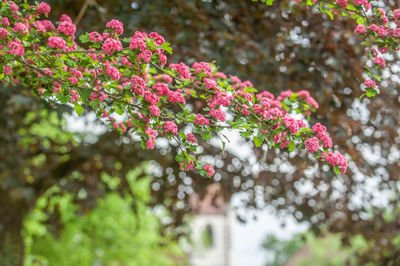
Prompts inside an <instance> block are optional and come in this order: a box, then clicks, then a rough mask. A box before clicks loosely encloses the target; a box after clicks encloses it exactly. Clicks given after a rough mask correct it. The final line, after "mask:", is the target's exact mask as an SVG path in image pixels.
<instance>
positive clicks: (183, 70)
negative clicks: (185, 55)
mask: <svg viewBox="0 0 400 266" xmlns="http://www.w3.org/2000/svg"><path fill="white" fill-rule="evenodd" d="M169 67H170V68H173V69H175V70H176V71H178V72H179V74H180V75H181V78H183V79H190V78H191V77H192V74H191V73H190V69H189V67H188V66H187V65H185V64H184V63H179V64H170V65H169Z"/></svg>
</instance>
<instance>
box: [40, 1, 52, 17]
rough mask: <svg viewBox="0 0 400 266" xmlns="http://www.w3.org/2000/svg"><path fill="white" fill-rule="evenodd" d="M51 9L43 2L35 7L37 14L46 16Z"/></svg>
mask: <svg viewBox="0 0 400 266" xmlns="http://www.w3.org/2000/svg"><path fill="white" fill-rule="evenodd" d="M50 10H51V7H50V6H49V5H48V4H47V3H45V2H41V3H40V4H39V5H38V6H37V11H38V12H39V13H42V14H44V15H46V16H47V15H48V14H49V13H50Z"/></svg>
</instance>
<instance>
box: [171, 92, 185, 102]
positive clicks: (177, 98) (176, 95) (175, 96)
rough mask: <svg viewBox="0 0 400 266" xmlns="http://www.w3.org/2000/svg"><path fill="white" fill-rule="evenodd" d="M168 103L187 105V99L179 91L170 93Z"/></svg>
mask: <svg viewBox="0 0 400 266" xmlns="http://www.w3.org/2000/svg"><path fill="white" fill-rule="evenodd" d="M168 101H170V102H172V103H181V104H185V103H186V100H185V97H183V95H182V93H180V92H179V91H171V92H170V93H169V98H168Z"/></svg>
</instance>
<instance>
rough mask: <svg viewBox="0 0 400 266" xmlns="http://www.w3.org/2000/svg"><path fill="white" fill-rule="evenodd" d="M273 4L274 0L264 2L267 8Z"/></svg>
mask: <svg viewBox="0 0 400 266" xmlns="http://www.w3.org/2000/svg"><path fill="white" fill-rule="evenodd" d="M273 3H274V0H267V1H265V4H266V5H267V6H272V4H273Z"/></svg>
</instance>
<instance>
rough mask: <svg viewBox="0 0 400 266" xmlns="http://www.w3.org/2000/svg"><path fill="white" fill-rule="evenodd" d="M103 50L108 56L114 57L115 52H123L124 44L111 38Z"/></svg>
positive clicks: (103, 46) (105, 43) (102, 47)
mask: <svg viewBox="0 0 400 266" xmlns="http://www.w3.org/2000/svg"><path fill="white" fill-rule="evenodd" d="M101 49H102V50H103V51H104V52H105V53H106V54H108V55H112V54H113V53H114V52H116V51H117V52H119V51H121V50H122V44H121V42H120V41H119V40H116V39H112V38H109V39H107V40H106V41H105V42H104V43H103V45H102V46H101Z"/></svg>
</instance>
